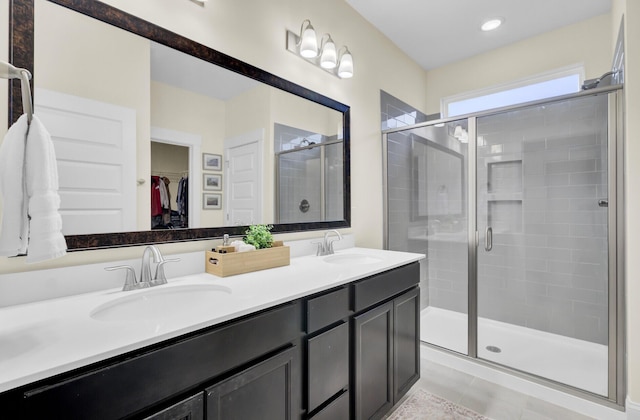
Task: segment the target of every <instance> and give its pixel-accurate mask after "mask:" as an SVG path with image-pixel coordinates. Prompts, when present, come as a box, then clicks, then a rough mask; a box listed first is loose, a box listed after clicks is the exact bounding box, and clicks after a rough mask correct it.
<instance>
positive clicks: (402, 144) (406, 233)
mask: <svg viewBox="0 0 640 420" xmlns="http://www.w3.org/2000/svg"><path fill="white" fill-rule="evenodd" d="M467 124H468V122H467V120H466V119H464V120H459V121H453V122H450V123H447V124H442V125H441V126H436V125H433V126H427V127H420V128H415V129H410V130H406V131H403V132H398V133H392V134H389V135H388V138H387V141H386V149H387V150H386V152H387V153H385V157H386V160H387V164H386V165H385V167H386V168H387V174H386V182H387V185H386V190H387V191H388V200H387V202H386V206H387V207H386V212H385V213H386V214H387V226H388V229H387V242H388V245H387V246H388V248H389V249H394V250H399V251H409V252H416V253H421V254H424V255H425V257H426V258H425V259H424V260H422V261H421V266H420V276H421V281H420V289H421V292H420V309H421V311H420V330H421V334H420V338H421V340H422V341H425V342H427V343H430V344H434V345H436V346H440V347H443V348H446V349H449V350H453V351H456V352H458V353H462V354H467V349H468V340H467V337H468V329H467V325H468V292H467V290H468V245H467V244H468V238H467V236H468V216H467V215H468V211H467V203H468V201H467V195H468V188H467V185H468V182H467V177H468V142H469V136H468V130H467Z"/></svg>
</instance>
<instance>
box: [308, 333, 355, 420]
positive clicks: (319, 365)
mask: <svg viewBox="0 0 640 420" xmlns="http://www.w3.org/2000/svg"><path fill="white" fill-rule="evenodd" d="M307 351H308V358H309V359H308V372H307V378H308V383H307V389H308V395H309V399H308V401H309V404H308V408H309V411H310V412H311V411H313V410H315V409H316V408H318V407H319V406H320V405H322V404H323V403H324V402H325V401H327V400H328V399H329V398H331V397H333V396H334V395H336V394H338V393H339V392H340V391H343V390H344V389H347V388H348V386H349V324H348V323H346V322H345V323H343V324H340V325H338V326H337V327H334V328H332V329H330V330H328V331H325V332H323V333H322V334H320V335H317V336H315V337H313V338H310V339H309V341H308V345H307Z"/></svg>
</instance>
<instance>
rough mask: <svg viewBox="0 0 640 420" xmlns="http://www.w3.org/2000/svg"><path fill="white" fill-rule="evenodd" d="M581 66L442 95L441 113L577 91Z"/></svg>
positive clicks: (462, 112) (466, 111) (453, 113)
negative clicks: (457, 93) (461, 92)
mask: <svg viewBox="0 0 640 420" xmlns="http://www.w3.org/2000/svg"><path fill="white" fill-rule="evenodd" d="M583 80H584V66H583V65H575V66H571V67H567V68H563V69H559V70H555V71H553V72H549V73H544V74H540V75H536V76H533V77H529V78H526V79H523V80H519V81H516V82H511V83H506V84H503V85H499V86H494V87H490V88H485V89H480V90H476V91H472V92H467V93H463V94H459V95H454V96H449V97H446V98H443V99H442V114H443V116H444V117H455V116H458V115H465V114H471V113H475V112H480V111H485V110H488V109H493V108H500V107H504V106H509V105H516V104H521V103H524V102H529V101H535V100H538V99H545V98H551V97H554V96H560V95H565V94H569V93H574V92H578V91H579V90H580V86H581V85H582V81H583Z"/></svg>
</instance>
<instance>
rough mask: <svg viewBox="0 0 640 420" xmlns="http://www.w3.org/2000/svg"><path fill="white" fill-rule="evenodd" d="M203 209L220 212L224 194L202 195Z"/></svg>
mask: <svg viewBox="0 0 640 420" xmlns="http://www.w3.org/2000/svg"><path fill="white" fill-rule="evenodd" d="M202 208H203V209H204V210H220V209H221V208H222V194H212V193H204V194H202Z"/></svg>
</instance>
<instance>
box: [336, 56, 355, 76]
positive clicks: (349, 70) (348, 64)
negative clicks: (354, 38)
mask: <svg viewBox="0 0 640 420" xmlns="http://www.w3.org/2000/svg"><path fill="white" fill-rule="evenodd" d="M338 76H340V77H341V78H343V79H349V78H350V77H353V57H352V56H351V53H350V52H349V50H346V51H345V52H344V54H342V57H340V66H338Z"/></svg>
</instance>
